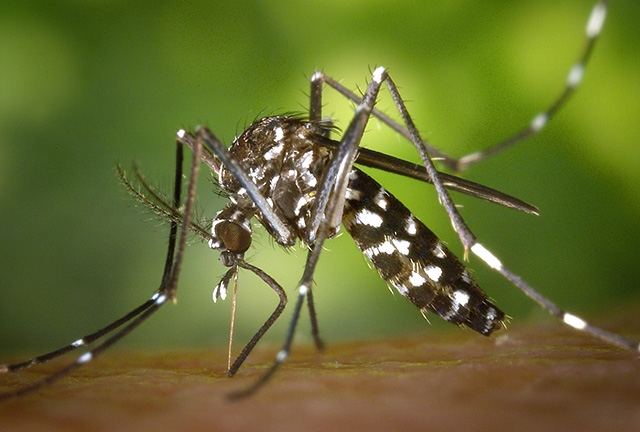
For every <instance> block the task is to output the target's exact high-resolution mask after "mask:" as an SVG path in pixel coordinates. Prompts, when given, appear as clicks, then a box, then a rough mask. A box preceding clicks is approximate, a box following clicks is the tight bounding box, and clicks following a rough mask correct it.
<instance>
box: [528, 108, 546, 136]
mask: <svg viewBox="0 0 640 432" xmlns="http://www.w3.org/2000/svg"><path fill="white" fill-rule="evenodd" d="M548 121H549V115H548V114H547V113H540V114H538V115H537V116H535V117H534V118H533V120H531V124H530V125H529V126H530V127H531V129H533V131H534V132H539V131H540V129H542V128H543V127H545V125H546V124H547V122H548Z"/></svg>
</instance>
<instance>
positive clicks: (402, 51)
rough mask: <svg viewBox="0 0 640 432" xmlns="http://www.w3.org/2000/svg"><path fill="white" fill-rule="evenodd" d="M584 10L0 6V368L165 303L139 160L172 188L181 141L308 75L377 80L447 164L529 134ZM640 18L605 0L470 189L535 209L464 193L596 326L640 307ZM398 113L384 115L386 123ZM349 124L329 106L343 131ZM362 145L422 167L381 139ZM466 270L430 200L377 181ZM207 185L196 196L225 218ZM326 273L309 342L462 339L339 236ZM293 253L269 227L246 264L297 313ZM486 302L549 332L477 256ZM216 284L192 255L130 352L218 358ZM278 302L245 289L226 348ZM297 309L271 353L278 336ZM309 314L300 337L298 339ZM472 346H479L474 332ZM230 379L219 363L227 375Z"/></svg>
mask: <svg viewBox="0 0 640 432" xmlns="http://www.w3.org/2000/svg"><path fill="white" fill-rule="evenodd" d="M592 3H593V2H592V1H558V0H547V1H536V2H504V1H484V2H471V1H449V2H413V1H394V2H388V1H377V0H369V1H366V2H365V1H332V0H323V1H306V2H300V1H273V0H272V1H266V0H265V1H234V2H220V1H217V2H212V1H184V2H171V1H153V2H152V1H136V2H128V1H109V0H102V1H100V0H95V1H80V0H76V1H73V0H64V1H57V2H51V1H28V2H25V1H4V2H2V5H0V244H1V249H0V350H2V351H5V352H10V351H16V350H21V351H30V352H31V351H33V352H34V353H37V352H41V351H44V350H50V349H53V348H57V347H58V346H59V345H61V344H65V343H68V342H70V341H72V340H75V339H76V338H78V337H79V336H82V335H84V334H86V333H88V332H90V331H93V330H95V329H97V328H99V327H101V326H103V325H105V324H107V323H109V322H110V321H111V320H113V319H115V318H117V317H119V316H121V315H122V314H124V313H125V312H127V311H129V310H131V309H132V308H133V307H135V306H137V305H138V304H140V303H141V302H143V301H144V300H146V299H147V298H148V297H149V296H150V295H151V293H153V291H154V290H155V289H156V288H157V286H158V283H159V280H160V276H161V271H162V266H163V261H164V254H165V247H166V233H167V227H166V225H165V224H161V223H159V222H158V221H157V220H156V219H154V218H153V217H151V216H150V215H149V214H148V212H146V211H145V210H144V209H142V208H140V207H139V206H137V205H136V203H135V202H133V201H132V200H131V199H130V198H129V197H128V195H127V194H126V193H125V192H124V191H123V188H122V187H121V186H120V185H119V183H118V180H117V178H116V175H115V169H114V166H115V164H116V163H123V164H125V166H127V167H128V166H129V164H130V161H131V160H132V159H134V158H135V159H136V160H137V161H138V162H139V163H140V165H141V166H142V169H143V170H144V171H145V172H146V174H147V177H148V178H149V179H150V180H151V181H153V182H154V183H156V184H159V185H161V189H163V190H169V189H170V187H169V186H170V184H171V180H172V175H173V173H172V170H173V157H174V136H175V133H176V131H177V130H178V129H179V128H183V127H185V128H193V127H195V126H196V125H198V124H205V125H207V126H209V127H210V128H211V129H212V130H213V131H214V132H215V133H216V134H217V135H218V136H219V137H221V138H222V139H224V140H225V142H227V143H229V142H230V141H231V140H232V139H233V137H234V136H235V135H236V134H238V133H240V132H241V131H242V129H243V127H244V126H246V125H247V124H249V123H250V122H251V121H252V119H254V118H255V117H256V116H259V115H261V114H264V113H281V112H287V111H302V110H304V109H305V108H306V107H307V106H308V98H307V96H306V95H307V94H308V77H309V76H311V74H312V73H313V72H314V71H315V70H317V69H321V70H323V71H324V72H325V73H327V74H328V75H330V76H332V77H335V78H337V79H340V80H341V82H342V83H343V84H345V85H347V86H348V87H350V88H354V89H355V88H358V87H359V88H364V86H365V84H366V82H367V81H368V79H369V78H370V71H371V70H373V68H374V67H375V66H378V65H384V66H386V67H388V68H389V71H390V73H391V74H392V76H393V78H394V79H395V81H396V82H397V83H398V85H399V86H400V87H401V91H402V93H403V95H404V97H405V99H406V100H407V101H408V104H409V109H410V110H411V112H412V114H413V116H414V119H415V121H416V123H417V125H418V127H419V128H420V130H421V131H422V132H423V135H424V136H425V137H426V138H428V139H429V140H430V141H431V142H432V143H433V144H434V145H436V146H437V147H439V148H441V149H443V150H446V151H448V152H450V153H451V154H455V155H462V154H465V153H468V152H471V151H474V150H478V149H482V148H485V147H486V146H488V145H489V144H490V143H492V142H494V141H497V140H500V139H501V138H504V137H506V136H508V135H509V134H510V133H511V132H514V131H516V130H517V129H519V128H520V127H522V126H524V125H526V124H527V123H528V122H529V120H530V119H531V118H532V116H533V115H535V114H536V113H537V112H539V111H541V110H543V109H545V108H546V106H547V104H549V103H550V102H551V101H552V100H553V98H554V97H555V96H556V95H557V93H558V92H559V91H560V90H561V88H562V86H563V83H564V79H565V76H566V73H567V71H568V69H569V67H570V66H571V64H572V63H573V61H574V60H575V58H576V57H577V54H578V52H579V50H580V49H581V46H582V42H583V28H584V25H585V22H586V19H587V17H588V15H589V11H590V9H591V6H592ZM638 22H640V4H638V3H637V2H633V1H627V2H622V1H619V2H613V4H612V7H611V10H610V13H609V16H608V21H607V23H606V25H605V29H604V33H603V35H602V38H601V40H600V41H599V42H598V44H597V46H596V49H595V51H594V57H593V59H592V61H591V63H590V66H589V69H588V72H587V74H586V77H585V81H584V84H583V86H582V87H581V88H580V90H579V92H578V93H577V94H576V95H575V97H574V98H573V99H572V100H571V101H570V104H569V106H567V107H566V109H564V110H563V111H562V113H561V114H560V115H559V116H558V117H557V118H556V119H555V120H554V121H553V122H552V123H551V124H550V125H549V127H548V128H547V129H545V130H544V132H543V133H542V134H541V135H540V136H537V137H535V138H533V139H529V140H528V141H527V142H526V143H523V144H522V145H520V146H518V147H517V148H514V149H512V150H510V151H508V152H506V153H504V154H501V155H499V156H497V157H495V158H494V159H492V160H490V161H487V162H485V163H483V164H481V165H480V166H476V167H474V168H472V169H471V170H469V171H468V172H467V173H465V175H466V177H467V178H470V179H473V180H476V181H479V182H482V183H485V184H487V185H490V186H492V187H495V188H497V189H500V190H503V191H505V192H508V193H511V194H513V195H516V196H518V197H520V198H522V199H524V200H527V201H529V202H532V203H534V204H536V205H538V206H539V207H540V209H541V216H540V217H534V216H527V215H524V214H518V213H516V212H514V211H510V210H507V209H503V208H499V207H496V206H494V205H491V204H487V203H484V202H480V201H478V200H474V199H469V198H467V197H460V196H454V199H455V200H456V201H457V202H459V203H460V204H462V205H463V206H464V207H463V208H462V213H463V215H464V216H465V217H466V218H467V221H468V222H469V224H470V226H471V227H472V229H474V231H475V233H476V234H477V235H478V237H479V238H480V239H482V241H483V243H484V244H485V245H487V247H489V248H490V249H491V250H493V251H494V252H495V253H496V254H497V255H498V256H499V257H501V258H502V260H503V262H504V263H505V264H506V265H507V266H509V267H510V268H511V269H512V270H513V271H515V272H516V273H518V274H520V275H521V276H523V277H524V279H525V280H527V281H529V282H530V283H532V284H533V286H535V287H537V288H538V289H539V290H540V291H541V292H542V293H544V294H545V295H547V296H549V297H550V298H551V299H553V300H555V301H557V302H558V303H559V304H560V305H562V306H566V307H567V308H569V309H570V310H572V311H574V312H576V313H579V314H582V315H584V316H586V317H590V318H592V319H595V320H596V321H598V320H600V321H604V320H606V319H607V318H608V317H611V316H614V315H615V314H616V313H617V311H621V310H622V311H626V312H627V313H628V312H629V311H631V310H633V308H635V309H636V310H637V308H638V306H639V305H640V294H639V293H640V275H639V274H640V272H638V263H637V260H638V252H639V251H640V246H639V245H638V239H639V238H640V227H639V225H638V220H639V215H640V170H639V168H640V124H639V122H638V120H639V113H640V56H638V52H640V33H639V32H638V30H637V25H638ZM378 106H379V107H380V108H382V109H384V110H385V111H387V112H388V113H390V114H394V115H395V112H394V110H393V106H392V103H391V101H390V100H389V98H388V97H386V96H385V97H384V98H383V99H382V100H381V101H380V103H379V105H378ZM352 110H353V107H352V105H351V104H349V103H347V102H345V101H344V100H342V99H341V98H339V97H337V96H335V95H330V94H327V95H326V97H325V114H327V115H331V116H333V117H334V118H335V119H336V121H337V124H338V126H342V127H345V125H346V124H347V123H348V121H349V119H350V115H351V113H352ZM364 145H366V146H367V147H370V148H375V149H379V150H383V151H387V152H392V153H393V154H395V155H397V156H400V157H404V158H411V159H413V160H417V159H416V155H415V152H414V151H413V150H412V148H411V146H410V145H407V144H406V143H405V142H404V141H402V140H401V139H400V138H399V137H398V136H396V135H395V134H393V133H390V132H388V131H387V130H386V129H385V128H384V127H379V124H378V122H377V121H372V122H371V123H370V125H369V127H368V132H367V134H366V135H365V140H364ZM375 175H376V178H378V179H379V180H380V181H381V183H383V184H384V185H385V186H386V187H387V188H388V189H390V190H391V191H392V192H394V193H396V194H397V196H398V197H399V198H400V199H401V200H403V201H404V202H405V203H406V204H407V205H408V206H409V207H410V208H411V209H412V210H413V211H414V212H415V213H416V214H417V215H418V216H419V217H420V218H421V219H422V220H423V221H424V222H425V223H426V224H427V225H428V226H429V227H431V229H432V230H434V231H435V232H436V233H437V234H438V235H439V236H441V238H442V239H443V240H445V241H447V243H448V244H449V245H450V247H451V248H452V249H453V250H454V251H455V252H457V253H460V252H461V247H460V245H459V242H458V240H457V239H456V237H455V235H454V234H453V232H452V231H451V227H450V223H449V221H448V220H447V218H446V215H445V212H444V211H443V209H442V208H441V207H440V206H439V205H438V204H437V199H436V198H435V195H434V192H433V190H432V189H431V188H429V187H428V186H424V185H422V184H419V183H417V182H415V181H412V180H407V179H401V178H397V177H396V176H392V175H386V174H379V173H375ZM206 177H209V176H208V175H205V176H202V179H201V180H202V181H201V183H200V189H199V194H198V198H199V202H200V207H201V209H202V214H203V215H207V216H209V217H211V216H212V215H214V214H215V212H216V211H217V210H218V209H220V208H221V207H222V206H223V205H224V202H225V201H224V199H222V198H219V197H217V196H216V195H215V194H213V193H212V190H213V188H212V186H211V184H210V182H209V178H206ZM326 247H327V249H329V251H328V252H327V253H324V254H323V255H322V259H321V261H320V265H319V270H318V273H317V276H316V279H315V280H316V288H315V291H314V293H315V298H316V302H317V308H318V314H319V320H320V326H321V331H322V334H323V336H324V338H325V339H326V340H327V341H329V342H331V341H335V340H340V339H356V338H375V337H391V336H393V335H398V334H406V333H408V332H422V333H424V332H435V331H459V330H457V329H456V328H455V327H453V326H450V325H448V324H441V323H440V321H439V320H438V319H436V318H433V319H432V320H431V322H432V323H433V325H429V324H428V323H426V322H425V320H424V319H423V318H422V317H421V315H420V313H419V312H418V311H417V310H416V309H415V308H414V307H413V306H412V305H411V304H410V303H409V302H407V301H405V300H404V299H403V298H402V297H401V296H399V295H397V294H396V295H395V296H394V295H392V294H390V293H389V291H388V290H387V288H386V286H385V283H384V282H383V281H382V280H381V279H380V278H379V277H378V275H377V273H376V272H375V271H374V270H371V269H369V268H368V267H367V264H366V262H365V260H364V258H363V257H362V255H361V254H360V253H359V252H358V250H357V249H356V247H355V245H354V244H353V242H352V241H351V239H350V238H349V237H348V235H344V236H342V237H340V238H338V239H336V240H333V241H331V242H329V243H327V245H326ZM304 256H305V253H304V249H303V248H297V250H296V251H294V252H290V253H288V252H285V251H283V250H282V249H281V248H280V247H278V246H274V244H273V242H272V241H271V240H270V239H269V238H268V236H267V235H266V234H265V233H264V231H262V230H259V231H258V234H257V235H256V240H255V241H254V247H253V249H252V250H251V251H250V253H249V254H248V259H249V260H250V262H252V263H253V264H255V265H258V266H261V267H263V268H264V269H265V270H266V271H267V272H268V273H270V274H271V275H272V276H274V277H275V278H276V279H277V280H278V281H280V282H281V283H282V285H283V286H284V287H285V289H287V291H288V292H289V293H290V296H293V292H294V290H293V287H294V286H295V284H296V282H297V280H298V278H299V277H300V275H301V270H302V265H303V261H304ZM470 265H471V267H472V268H473V269H474V270H475V273H474V274H475V276H476V278H477V279H478V281H479V283H480V284H481V286H483V287H484V288H485V290H486V291H487V292H488V293H489V294H490V296H492V297H493V298H494V299H496V301H497V302H498V304H499V305H500V306H501V307H502V308H503V309H504V310H505V311H506V312H507V313H508V314H509V315H511V316H512V317H513V320H512V323H523V322H527V320H535V319H542V318H544V317H546V314H545V313H544V312H542V311H541V310H540V309H539V308H538V307H537V306H536V305H534V304H533V303H531V302H530V301H529V300H528V299H526V298H525V297H524V296H523V295H522V294H521V293H519V292H518V291H517V290H516V289H514V288H513V287H512V286H510V285H509V284H508V283H507V282H506V281H505V280H503V279H502V278H501V277H500V276H498V275H495V274H494V273H492V272H491V271H490V270H487V269H486V266H484V265H483V264H481V263H480V262H479V261H478V260H477V259H475V258H471V262H470ZM224 271H225V269H224V268H223V267H222V266H221V264H220V263H219V261H218V254H217V253H215V252H212V251H210V250H208V248H207V247H206V246H205V245H203V244H201V243H200V242H199V241H193V242H192V246H191V247H190V248H189V249H188V250H187V254H186V258H185V265H184V269H183V273H182V274H183V277H182V280H181V282H180V289H179V295H178V303H177V305H175V306H174V305H168V306H166V307H164V308H163V309H162V310H161V311H160V312H159V313H158V314H157V316H154V317H153V318H152V319H151V320H150V321H149V322H148V323H146V324H145V325H143V326H142V327H141V328H140V329H139V330H138V331H136V332H135V333H134V334H133V335H132V336H131V337H129V338H128V339H127V340H126V342H125V345H128V346H137V347H152V346H179V347H189V346H220V345H224V344H226V342H227V334H228V326H229V313H230V306H231V304H230V302H229V300H227V301H226V302H222V303H217V304H215V305H214V304H213V302H212V301H211V292H212V290H213V287H214V286H215V285H216V283H217V282H218V280H219V277H220V276H221V275H222V274H223V273H224ZM276 303H277V297H276V296H275V295H274V294H273V293H272V292H270V289H269V288H267V287H265V286H264V285H263V284H261V283H259V281H257V280H256V279H255V278H254V277H253V276H251V275H249V274H246V273H242V274H241V276H240V286H239V298H238V315H237V319H236V322H237V334H238V336H237V337H238V342H237V343H238V346H240V345H239V344H240V341H241V340H246V338H248V337H250V336H251V335H252V334H253V332H254V331H255V330H256V329H257V328H258V327H259V325H261V324H262V322H263V321H264V320H265V319H266V317H267V316H268V315H269V314H270V313H271V311H272V309H273V308H274V307H275V305H276ZM290 313H291V310H290V309H288V310H287V311H286V312H285V314H284V318H283V319H282V320H280V322H279V323H277V325H276V326H275V328H274V329H273V331H272V332H270V333H269V334H268V336H267V338H268V339H269V340H270V341H273V342H278V341H280V340H281V339H282V337H283V333H284V331H285V328H286V325H287V324H288V320H289V316H290ZM306 321H307V320H306V315H305V319H303V320H302V322H303V326H302V331H300V332H299V338H300V339H308V331H307V329H308V325H307V323H306ZM469 335H470V337H476V336H475V335H472V334H471V332H469ZM220 361H221V362H222V361H223V360H222V359H220Z"/></svg>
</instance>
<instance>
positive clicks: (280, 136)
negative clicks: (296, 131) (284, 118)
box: [276, 127, 284, 142]
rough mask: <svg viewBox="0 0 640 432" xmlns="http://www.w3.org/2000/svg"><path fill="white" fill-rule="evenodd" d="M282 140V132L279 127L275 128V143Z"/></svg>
mask: <svg viewBox="0 0 640 432" xmlns="http://www.w3.org/2000/svg"><path fill="white" fill-rule="evenodd" d="M282 138H284V131H283V130H282V128H281V127H277V128H276V141H277V142H280V141H282Z"/></svg>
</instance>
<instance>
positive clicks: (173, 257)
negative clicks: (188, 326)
mask: <svg viewBox="0 0 640 432" xmlns="http://www.w3.org/2000/svg"><path fill="white" fill-rule="evenodd" d="M176 154H177V157H176V176H175V184H174V186H175V188H174V204H175V207H176V208H177V207H179V205H180V191H181V187H180V185H181V181H182V146H181V145H180V144H178V145H177V153H176ZM199 159H200V152H199V151H196V152H194V155H193V165H192V169H191V175H190V179H189V187H188V196H187V201H186V203H185V211H184V220H183V223H182V229H181V233H180V238H179V240H178V241H177V229H178V224H177V222H175V221H173V220H172V222H171V228H170V234H169V245H168V248H167V259H166V261H165V268H164V272H163V275H162V281H161V284H160V288H159V289H158V292H156V293H155V294H154V295H153V296H152V297H151V298H150V299H149V300H147V301H146V302H145V303H143V304H142V305H140V306H139V307H137V308H136V309H134V310H133V311H131V312H129V313H128V314H126V315H125V316H123V317H122V318H120V319H118V320H116V321H114V322H113V323H111V324H109V325H108V326H106V327H104V328H103V329H101V330H98V331H97V332H95V333H92V334H90V335H87V336H85V337H83V338H81V339H78V340H77V341H75V342H73V343H71V344H69V345H67V346H66V347H63V348H61V349H59V350H56V351H53V352H51V353H49V354H45V355H43V356H39V357H36V358H34V359H32V360H29V361H26V362H22V363H17V364H14V365H2V366H0V372H12V371H17V370H20V369H23V368H25V367H29V366H31V365H34V364H38V363H43V362H45V361H48V360H51V359H53V358H56V357H58V356H60V355H62V354H66V353H68V352H70V351H73V350H74V349H76V348H78V347H81V346H85V345H88V344H89V343H91V342H95V341H97V340H98V339H100V338H101V337H103V336H106V335H108V334H109V333H112V332H113V331H115V330H116V329H118V328H120V327H121V326H123V325H124V324H126V323H129V324H127V325H126V326H125V327H124V328H122V329H121V330H120V331H118V332H117V333H115V334H114V335H113V336H111V337H109V338H108V339H106V340H105V341H103V342H102V343H101V344H99V345H98V346H96V347H95V348H93V349H91V350H89V351H87V352H85V353H84V354H82V355H80V356H79V357H78V358H77V359H76V360H75V362H73V363H71V364H69V365H67V366H66V367H64V368H62V369H60V370H58V371H57V372H55V373H54V374H53V375H50V376H48V377H46V378H44V379H42V380H40V381H37V382H35V383H33V384H32V385H30V386H27V387H23V388H20V389H18V390H15V391H12V392H7V393H3V394H0V399H8V398H12V397H17V396H21V395H24V394H27V393H31V392H33V391H36V390H38V389H40V388H42V387H45V386H47V385H49V384H51V383H53V382H55V381H57V380H59V379H60V378H63V377H64V376H66V375H68V374H69V373H71V372H72V371H74V370H75V369H77V368H79V367H81V366H83V365H84V364H86V363H88V362H89V361H91V360H92V359H93V358H95V357H96V356H98V355H99V354H101V353H102V352H103V351H105V350H106V349H107V348H109V347H110V346H111V345H113V344H115V343H116V342H118V341H119V340H120V339H122V338H123V337H125V336H126V335H127V334H129V333H130V332H131V331H132V330H133V329H135V328H136V327H138V326H139V325H140V324H142V322H144V321H145V320H146V319H147V318H148V317H150V316H151V315H152V314H153V313H154V312H156V311H157V310H158V309H159V308H160V307H161V306H162V305H163V304H164V303H165V302H166V301H167V300H168V299H172V298H174V297H175V293H176V289H177V282H178V277H179V274H180V267H181V262H182V258H183V255H184V247H185V244H186V234H187V229H188V227H189V226H190V217H191V211H192V208H193V201H194V195H195V185H196V178H197V174H198V166H199ZM176 241H177V250H176Z"/></svg>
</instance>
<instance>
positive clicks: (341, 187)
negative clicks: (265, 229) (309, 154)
mask: <svg viewBox="0 0 640 432" xmlns="http://www.w3.org/2000/svg"><path fill="white" fill-rule="evenodd" d="M386 77H387V72H386V70H385V69H384V68H382V67H380V68H377V69H376V70H375V71H374V72H373V77H372V79H371V82H370V83H369V85H368V86H367V90H366V91H365V95H364V97H363V98H362V101H361V102H360V104H359V105H358V107H357V108H356V113H355V115H354V118H353V120H351V123H350V124H349V127H348V128H347V130H346V131H345V133H344V135H343V137H342V142H341V145H340V147H339V148H338V149H337V150H336V151H335V152H334V154H333V157H332V159H331V163H330V164H329V166H328V168H327V171H326V173H325V174H324V176H323V180H322V182H321V184H320V188H319V190H318V193H317V195H316V201H315V203H314V207H313V209H312V214H313V215H314V216H313V217H312V220H311V224H310V229H311V231H312V233H313V232H315V236H314V235H313V234H312V235H311V236H310V237H311V238H314V237H315V243H314V244H313V246H312V248H311V250H310V251H309V253H308V254H307V262H306V264H305V268H304V273H303V275H302V278H301V280H300V283H299V285H298V300H297V301H296V305H295V309H294V312H293V318H292V319H291V323H290V325H289V331H288V333H287V338H286V340H285V343H284V345H283V347H282V349H280V351H279V352H278V354H277V355H276V358H275V360H274V362H273V364H272V365H271V367H270V368H269V369H268V370H267V371H266V372H265V373H264V374H263V375H262V376H260V378H258V380H257V381H256V382H254V383H253V385H251V386H249V387H248V388H246V389H244V390H241V391H239V392H236V393H232V394H231V395H230V397H231V398H233V399H236V398H241V397H246V396H249V395H251V394H252V393H254V392H255V391H256V390H258V389H259V388H260V387H262V386H263V385H264V384H265V383H267V382H268V381H269V379H270V378H271V377H272V376H273V374H274V373H275V371H276V370H277V369H278V368H279V367H280V365H281V364H282V363H284V361H285V360H286V359H287V357H288V356H289V353H290V352H291V342H292V341H293V336H294V334H295V330H296V326H297V324H298V319H299V317H300V311H301V309H302V304H303V303H304V299H305V297H307V295H308V294H309V291H311V285H312V282H313V274H314V272H315V268H316V265H317V264H318V259H319V258H320V252H321V251H322V245H323V244H324V241H325V240H326V237H327V235H328V233H329V231H330V230H331V228H332V227H334V226H336V225H335V221H336V220H337V219H338V220H339V219H340V218H341V217H342V210H343V208H344V197H345V193H346V188H347V183H348V180H349V172H350V171H351V168H352V167H353V163H354V161H355V157H356V153H357V150H358V146H359V144H360V140H361V138H362V134H363V133H364V129H365V127H366V125H367V122H368V120H369V117H370V116H371V111H372V110H373V105H374V103H375V101H376V98H377V96H378V92H379V90H380V86H381V85H382V82H383V81H384V80H385V79H386ZM330 195H333V196H334V197H336V199H333V200H329V196H330ZM338 215H339V218H338V217H337V216H338Z"/></svg>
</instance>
